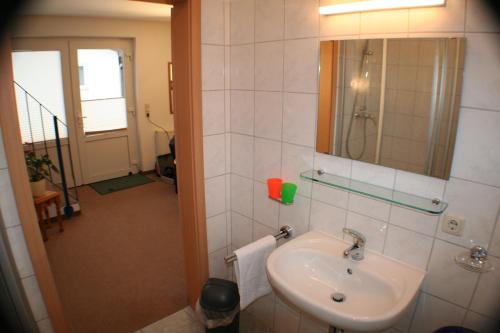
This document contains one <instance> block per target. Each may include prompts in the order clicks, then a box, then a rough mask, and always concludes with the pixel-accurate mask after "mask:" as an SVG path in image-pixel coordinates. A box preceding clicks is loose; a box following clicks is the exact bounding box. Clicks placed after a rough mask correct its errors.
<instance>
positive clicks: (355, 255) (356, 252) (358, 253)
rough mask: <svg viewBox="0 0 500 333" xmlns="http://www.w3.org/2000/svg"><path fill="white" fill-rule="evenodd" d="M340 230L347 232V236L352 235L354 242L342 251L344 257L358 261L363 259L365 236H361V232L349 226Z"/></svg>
mask: <svg viewBox="0 0 500 333" xmlns="http://www.w3.org/2000/svg"><path fill="white" fill-rule="evenodd" d="M342 231H343V232H344V233H345V234H348V235H349V236H352V238H353V240H354V244H352V246H350V247H349V248H347V249H346V250H345V251H344V258H347V257H349V256H350V257H351V259H352V260H356V261H360V260H363V258H364V257H365V254H364V250H365V244H366V238H365V236H363V234H362V233H360V232H358V231H356V230H353V229H349V228H344V229H342Z"/></svg>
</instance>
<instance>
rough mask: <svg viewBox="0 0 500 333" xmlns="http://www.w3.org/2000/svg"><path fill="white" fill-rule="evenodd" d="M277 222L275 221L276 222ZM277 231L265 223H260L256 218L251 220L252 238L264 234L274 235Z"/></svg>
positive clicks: (256, 238) (260, 236) (254, 238)
mask: <svg viewBox="0 0 500 333" xmlns="http://www.w3.org/2000/svg"><path fill="white" fill-rule="evenodd" d="M276 224H277V223H276ZM276 233H277V229H276V228H271V227H268V226H267V225H263V224H260V223H259V222H257V221H256V220H254V221H253V240H254V241H256V240H258V239H261V238H263V237H265V236H269V235H272V236H274V235H275V234H276Z"/></svg>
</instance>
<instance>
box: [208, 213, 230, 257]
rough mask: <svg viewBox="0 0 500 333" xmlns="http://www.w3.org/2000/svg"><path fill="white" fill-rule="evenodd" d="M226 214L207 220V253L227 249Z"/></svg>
mask: <svg viewBox="0 0 500 333" xmlns="http://www.w3.org/2000/svg"><path fill="white" fill-rule="evenodd" d="M226 232H227V229H226V213H222V214H219V215H216V216H213V217H210V218H208V219H207V240H208V253H212V252H214V251H216V250H220V249H221V248H225V247H227V238H226Z"/></svg>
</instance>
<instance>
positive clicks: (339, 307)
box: [267, 231, 425, 332]
mask: <svg viewBox="0 0 500 333" xmlns="http://www.w3.org/2000/svg"><path fill="white" fill-rule="evenodd" d="M367 241H368V242H370V239H369V238H368V240H367ZM351 244H352V243H348V242H346V241H343V240H341V239H337V238H333V237H329V236H327V235H325V234H322V233H320V232H317V231H310V232H308V233H306V234H304V235H302V236H300V237H297V238H296V239H294V240H291V241H289V242H287V243H286V244H284V245H282V246H280V247H279V248H277V249H276V250H274V251H273V252H272V253H271V255H270V256H269V258H268V260H267V274H268V277H269V281H270V282H271V285H272V286H273V288H275V290H277V291H278V293H279V294H281V295H282V296H284V297H285V298H286V299H288V301H290V302H291V303H292V304H294V305H295V306H297V307H298V308H300V309H301V310H302V311H304V312H307V313H309V314H310V315H312V316H314V317H316V318H318V319H321V320H323V321H325V322H327V323H329V324H330V325H332V326H335V327H337V328H341V329H344V330H350V331H357V332H377V331H381V330H385V329H387V328H389V327H391V326H392V325H393V324H395V323H396V322H397V321H398V320H399V318H400V316H401V315H402V314H403V312H404V311H405V309H406V308H407V307H408V306H409V305H410V303H411V301H412V300H413V298H414V297H415V295H416V294H417V292H418V290H419V288H420V285H421V283H422V280H423V278H424V276H425V271H422V270H420V269H418V268H414V267H412V266H409V265H406V264H404V263H401V262H398V261H396V260H392V259H390V258H387V257H384V256H382V255H379V254H376V253H375V252H372V251H369V250H365V258H364V259H363V260H361V261H353V260H351V259H347V258H344V257H343V252H344V250H345V249H346V248H347V247H349V246H350V245H351ZM334 293H341V294H343V295H344V296H345V299H344V301H342V302H335V301H333V300H332V295H333V294H334Z"/></svg>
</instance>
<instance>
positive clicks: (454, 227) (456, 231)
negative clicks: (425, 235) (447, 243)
mask: <svg viewBox="0 0 500 333" xmlns="http://www.w3.org/2000/svg"><path fill="white" fill-rule="evenodd" d="M464 226H465V219H462V218H459V217H455V216H451V215H445V216H444V217H443V221H442V222H441V230H442V231H443V232H446V233H447V234H450V235H455V236H462V234H463V233H464Z"/></svg>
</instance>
